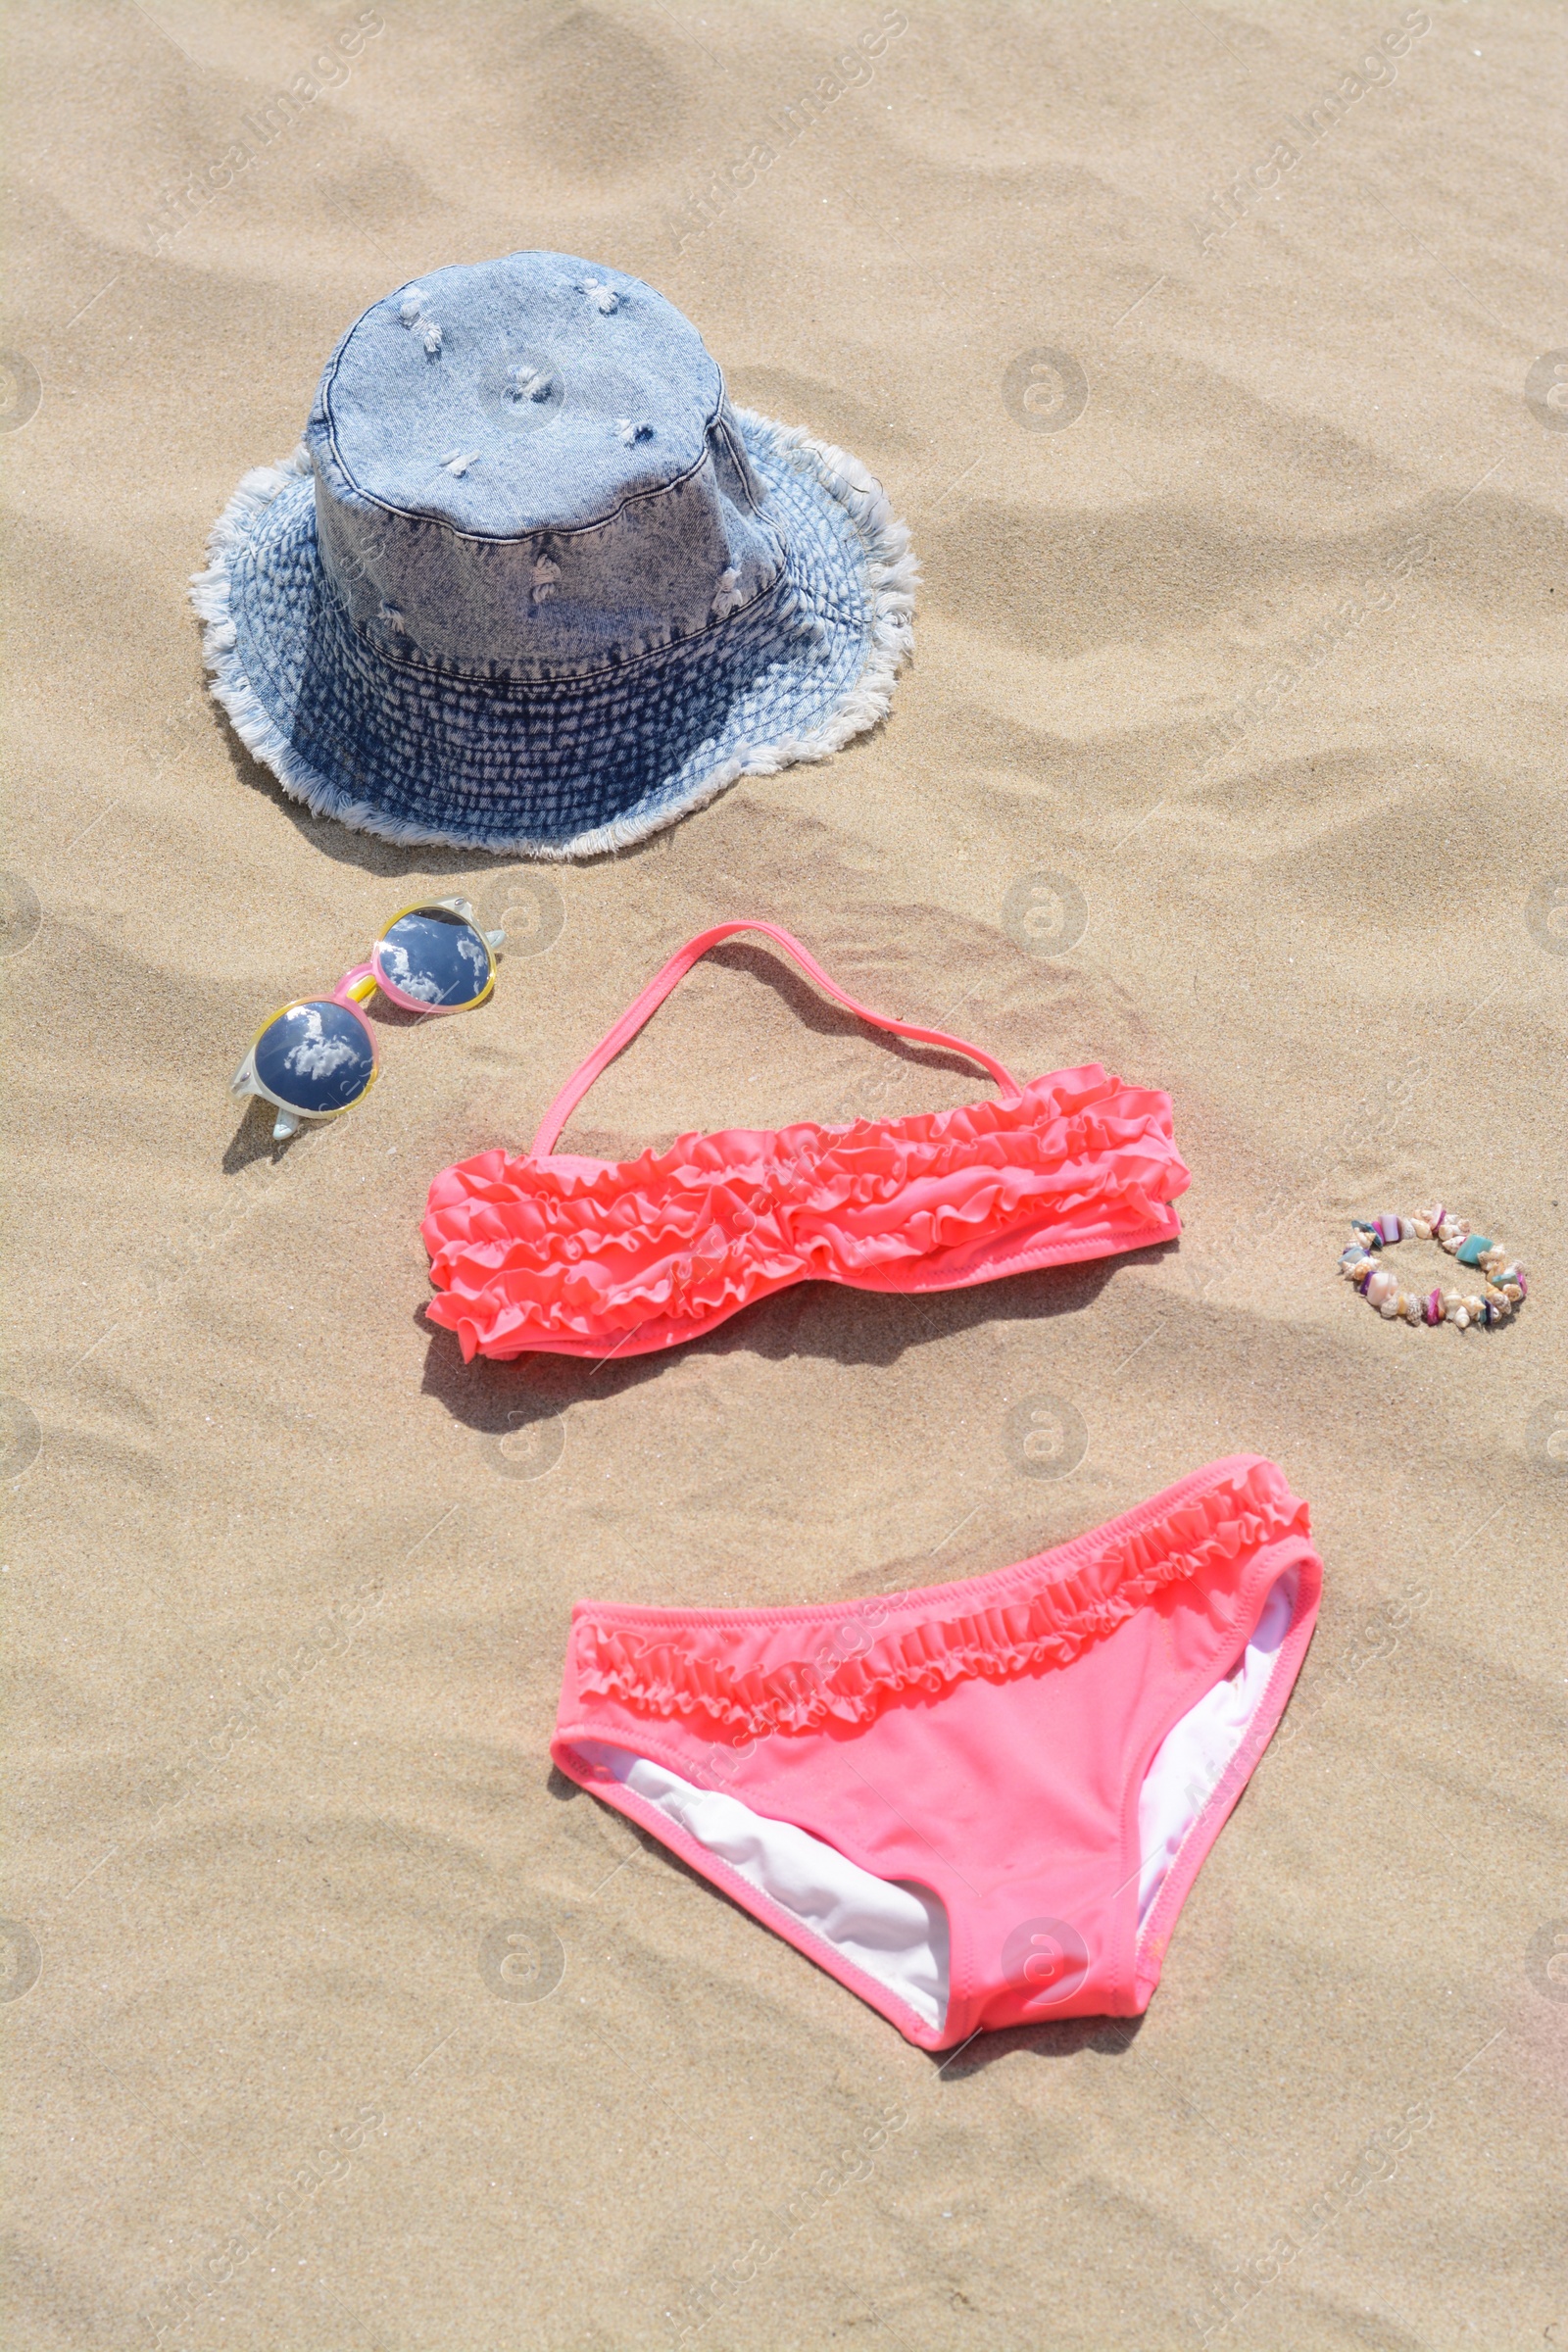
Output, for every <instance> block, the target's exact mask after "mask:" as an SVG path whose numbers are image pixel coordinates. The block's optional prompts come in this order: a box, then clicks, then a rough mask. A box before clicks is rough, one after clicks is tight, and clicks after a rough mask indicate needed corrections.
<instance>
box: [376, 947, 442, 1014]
mask: <svg viewBox="0 0 1568 2352" xmlns="http://www.w3.org/2000/svg"><path fill="white" fill-rule="evenodd" d="M381 962H382V964H383V965H384V967H385V970H386V976H387V978H388V979H389V980H390V981H391V983H392V985H393V987H394V988H400V989H401V990H402V991H403V994H404V995H405V996H406V997H413V999H414V1000H415V1003H416V1004H417V1005H434V1004H435V1003H436V1002H437V1001H438V999H439V997H440V995H441V983H440V982H439V980H433V979H432V978H431V977H430V974H429V973H428V972H417V971H415V970H414V969H413V968H412V966H411V965H410V962H409V951H408V949H407V948H400V947H399V946H398V944H397V942H396V941H395V940H391V939H384V940H383V941H382V942H381Z"/></svg>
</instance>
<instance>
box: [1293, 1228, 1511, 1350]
mask: <svg viewBox="0 0 1568 2352" xmlns="http://www.w3.org/2000/svg"><path fill="white" fill-rule="evenodd" d="M1350 1224H1351V1226H1352V1228H1353V1229H1354V1232H1355V1234H1356V1236H1357V1239H1356V1240H1355V1241H1353V1242H1352V1243H1351V1244H1350V1246H1349V1248H1348V1250H1344V1251H1342V1252H1341V1256H1340V1272H1341V1273H1342V1274H1343V1275H1344V1276H1345V1278H1346V1280H1347V1281H1348V1282H1352V1283H1354V1285H1355V1287H1356V1289H1357V1290H1358V1291H1359V1292H1360V1293H1361V1296H1362V1297H1363V1298H1364V1299H1369V1300H1370V1302H1371V1303H1372V1305H1373V1306H1375V1307H1376V1308H1377V1310H1378V1312H1379V1314H1381V1315H1383V1316H1384V1317H1386V1318H1387V1320H1388V1321H1389V1322H1391V1323H1393V1322H1396V1321H1397V1320H1398V1319H1399V1318H1401V1317H1402V1318H1403V1320H1404V1321H1405V1322H1406V1323H1456V1324H1457V1325H1458V1327H1459V1329H1460V1330H1461V1331H1466V1330H1468V1329H1469V1327H1470V1326H1471V1325H1472V1324H1481V1325H1484V1326H1486V1327H1487V1328H1488V1329H1490V1328H1491V1326H1492V1325H1493V1324H1495V1323H1506V1321H1507V1320H1508V1317H1509V1316H1510V1315H1511V1314H1512V1313H1513V1310H1514V1308H1515V1307H1516V1306H1518V1305H1519V1303H1520V1302H1521V1300H1522V1299H1527V1298H1528V1297H1529V1295H1530V1293H1529V1285H1528V1284H1527V1282H1526V1280H1525V1273H1526V1269H1525V1268H1524V1267H1523V1266H1522V1265H1520V1264H1519V1263H1518V1262H1517V1261H1516V1260H1515V1259H1514V1258H1512V1257H1510V1256H1509V1254H1508V1252H1507V1250H1504V1249H1503V1248H1502V1246H1501V1244H1500V1243H1497V1242H1490V1241H1488V1239H1487V1237H1486V1235H1485V1234H1482V1233H1472V1232H1471V1230H1470V1227H1469V1225H1468V1224H1467V1223H1466V1221H1465V1219H1464V1218H1463V1217H1459V1216H1455V1215H1453V1214H1452V1212H1451V1211H1450V1210H1448V1209H1446V1208H1445V1207H1444V1206H1443V1205H1442V1203H1441V1202H1440V1203H1439V1204H1438V1206H1437V1207H1435V1208H1429V1209H1425V1210H1423V1212H1422V1214H1421V1215H1420V1216H1419V1217H1396V1216H1386V1217H1352V1218H1351V1219H1350ZM1408 1241H1417V1242H1436V1243H1437V1244H1438V1245H1439V1247H1440V1248H1441V1249H1444V1250H1446V1251H1447V1252H1448V1255H1449V1256H1450V1257H1452V1258H1456V1259H1457V1260H1458V1262H1459V1264H1460V1265H1461V1266H1472V1267H1474V1268H1475V1270H1476V1272H1477V1274H1478V1275H1479V1277H1480V1280H1481V1289H1480V1291H1479V1293H1475V1294H1472V1295H1469V1296H1466V1295H1465V1294H1464V1293H1463V1292H1460V1291H1442V1290H1435V1291H1429V1292H1427V1293H1426V1294H1425V1295H1424V1296H1423V1295H1422V1294H1421V1293H1420V1292H1418V1291H1401V1290H1400V1288H1399V1285H1398V1282H1397V1278H1396V1276H1395V1275H1394V1273H1393V1271H1392V1269H1391V1268H1389V1267H1388V1266H1385V1265H1383V1264H1381V1263H1380V1262H1379V1259H1380V1255H1381V1252H1382V1251H1383V1250H1384V1249H1385V1248H1386V1247H1388V1246H1389V1245H1391V1244H1392V1243H1395V1242H1408Z"/></svg>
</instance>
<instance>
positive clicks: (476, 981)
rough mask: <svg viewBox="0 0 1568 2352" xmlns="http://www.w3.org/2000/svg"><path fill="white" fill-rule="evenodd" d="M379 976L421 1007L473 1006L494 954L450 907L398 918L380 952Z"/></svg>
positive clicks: (422, 909)
mask: <svg viewBox="0 0 1568 2352" xmlns="http://www.w3.org/2000/svg"><path fill="white" fill-rule="evenodd" d="M375 962H376V977H377V978H378V979H382V978H384V979H387V980H390V981H391V983H392V986H393V987H394V988H395V989H396V990H397V991H398V993H399V995H400V996H405V997H412V998H413V999H414V1001H415V1003H416V1004H417V1005H471V1004H472V1003H473V1001H474V999H475V997H478V996H482V995H483V993H484V991H485V988H486V986H487V985H488V983H489V979H490V951H489V949H488V948H487V947H486V946H485V944H484V941H483V940H482V939H481V938H480V937H479V934H478V932H477V931H476V930H475V929H474V927H473V925H472V924H471V923H469V922H466V921H465V920H464V918H463V916H462V915H461V914H454V913H453V912H452V910H451V908H450V907H416V909H415V911H414V912H413V914H402V915H399V917H398V919H397V921H396V922H395V923H394V924H393V925H392V928H391V930H390V931H389V932H388V933H387V935H386V937H385V938H384V939H383V940H382V941H381V943H380V945H379V946H378V947H377V949H376V951H375Z"/></svg>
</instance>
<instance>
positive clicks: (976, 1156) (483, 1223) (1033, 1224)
mask: <svg viewBox="0 0 1568 2352" xmlns="http://www.w3.org/2000/svg"><path fill="white" fill-rule="evenodd" d="M740 931H760V932H764V933H765V934H766V935H767V937H768V938H769V939H771V940H774V941H776V942H777V944H778V945H779V946H780V947H781V948H783V949H785V950H786V951H787V953H788V954H789V955H791V956H794V958H795V960H796V962H797V963H799V964H800V965H801V967H802V969H803V970H804V971H806V972H807V973H808V974H809V976H810V978H811V979H812V980H814V981H815V982H816V985H817V986H818V988H820V989H822V990H824V991H825V993H826V994H827V995H828V996H830V997H832V998H833V999H834V1000H835V1001H836V1002H837V1003H838V1004H840V1005H846V1006H847V1007H848V1008H849V1010H850V1011H851V1012H854V1013H857V1014H858V1016H859V1018H860V1019H861V1020H863V1021H869V1022H870V1023H871V1024H872V1026H873V1027H874V1028H878V1029H887V1030H891V1031H892V1032H893V1033H894V1034H895V1035H896V1036H898V1037H909V1038H915V1039H917V1040H918V1041H919V1042H920V1043H921V1044H923V1045H928V1046H945V1047H947V1048H949V1049H950V1050H951V1051H952V1052H953V1053H956V1054H966V1055H967V1056H968V1058H969V1059H970V1060H971V1061H976V1062H978V1063H979V1064H980V1067H981V1068H982V1069H983V1070H986V1071H987V1072H988V1073H989V1074H990V1076H991V1077H993V1078H994V1079H995V1080H996V1082H997V1084H998V1086H1000V1087H1001V1089H1002V1090H1003V1091H1002V1100H1001V1101H1000V1102H983V1103H969V1104H967V1105H966V1106H965V1107H964V1108H963V1109H961V1110H945V1111H938V1112H935V1113H932V1114H930V1115H927V1116H924V1117H919V1118H912V1119H857V1120H855V1121H853V1122H851V1123H850V1124H848V1125H844V1126H828V1127H820V1126H817V1125H816V1124H815V1123H814V1122H811V1121H807V1122H804V1123H803V1124H802V1125H800V1126H798V1127H784V1128H780V1129H778V1130H777V1131H776V1132H775V1131H773V1130H769V1129H758V1128H736V1127H730V1128H725V1129H724V1130H722V1132H721V1133H719V1134H717V1135H683V1136H681V1137H680V1138H679V1140H678V1141H677V1142H676V1143H674V1144H672V1145H671V1146H670V1148H669V1150H668V1151H667V1152H652V1151H650V1152H644V1153H643V1154H642V1156H641V1158H640V1159H633V1160H602V1159H584V1158H579V1157H577V1156H576V1155H574V1154H572V1153H568V1152H555V1151H554V1149H553V1147H554V1145H555V1142H556V1138H557V1137H558V1136H559V1135H560V1133H561V1131H562V1129H563V1127H564V1125H565V1123H566V1120H567V1118H568V1117H569V1116H570V1114H571V1112H572V1110H573V1109H574V1108H575V1107H576V1105H577V1103H579V1102H580V1101H581V1099H582V1097H583V1096H584V1095H585V1094H586V1093H587V1091H588V1089H589V1087H590V1086H591V1085H592V1084H593V1082H594V1080H595V1079H596V1078H597V1077H598V1075H599V1073H600V1071H601V1070H602V1069H604V1068H605V1067H606V1065H607V1063H609V1062H611V1061H613V1059H614V1057H615V1055H616V1054H619V1053H620V1052H621V1050H622V1048H623V1047H625V1046H627V1045H629V1044H630V1042H631V1040H632V1039H633V1038H634V1037H635V1036H636V1035H637V1032H638V1031H639V1030H640V1029H641V1028H642V1026H643V1024H644V1022H645V1021H646V1020H647V1019H648V1018H649V1015H650V1014H651V1013H653V1012H654V1011H655V1010H656V1009H657V1007H658V1006H659V1005H662V1003H663V1001H664V999H665V997H667V996H668V995H669V993H670V990H671V989H672V988H673V987H674V986H675V983H676V982H677V981H678V980H680V979H682V978H683V977H684V975H685V974H686V973H687V972H689V971H690V970H691V968H692V965H693V964H694V963H695V962H696V961H697V959H698V957H699V956H705V955H706V954H707V952H708V950H709V949H710V948H712V947H716V946H717V945H718V943H719V942H720V941H721V940H726V939H733V938H734V936H735V934H736V933H737V932H740ZM1188 1182H1189V1178H1188V1172H1187V1169H1186V1168H1185V1167H1184V1165H1183V1164H1182V1161H1181V1159H1180V1157H1179V1156H1178V1154H1177V1151H1176V1146H1175V1142H1174V1140H1173V1136H1172V1132H1171V1106H1170V1098H1169V1097H1168V1096H1167V1095H1162V1094H1156V1093H1153V1092H1152V1091H1147V1090H1145V1089H1142V1088H1138V1087H1131V1086H1125V1085H1123V1083H1122V1081H1121V1080H1120V1079H1119V1078H1111V1077H1107V1075H1106V1073H1105V1072H1104V1070H1103V1069H1102V1068H1101V1066H1100V1064H1099V1063H1098V1062H1090V1063H1089V1064H1087V1065H1086V1066H1085V1067H1084V1068H1082V1069H1076V1070H1054V1071H1052V1072H1051V1073H1050V1075H1049V1076H1047V1077H1044V1078H1036V1079H1033V1080H1032V1081H1031V1082H1030V1084H1029V1085H1027V1086H1020V1085H1019V1084H1018V1081H1017V1080H1016V1079H1015V1078H1014V1077H1012V1076H1011V1075H1010V1074H1009V1073H1008V1072H1007V1071H1006V1070H1005V1069H1004V1068H1003V1066H1002V1064H1001V1062H1000V1061H996V1060H993V1058H992V1056H991V1055H990V1054H986V1053H983V1052H982V1051H981V1049H980V1048H979V1047H978V1046H970V1045H965V1044H964V1043H963V1041H962V1040H961V1039H959V1038H956V1037H949V1036H947V1035H946V1034H945V1032H944V1031H942V1030H940V1029H921V1028H917V1027H916V1026H915V1024H914V1023H913V1022H912V1021H895V1020H890V1019H889V1018H888V1017H887V1015H886V1014H885V1013H879V1012H871V1011H869V1010H868V1009H867V1008H866V1006H865V1005H858V1004H857V1003H856V1001H855V999H854V998H853V997H850V996H846V995H845V993H844V991H843V989H841V988H839V987H837V986H835V984H834V982H833V981H831V980H830V979H829V978H828V976H827V974H826V972H824V971H823V970H822V968H821V966H820V965H819V964H818V963H816V962H815V961H814V960H813V958H812V957H811V956H809V955H808V954H807V952H806V950H805V949H804V948H803V947H802V946H801V945H800V943H799V941H797V940H794V939H792V938H791V937H790V935H789V933H788V932H787V931H780V930H779V929H778V928H777V927H776V926H775V925H774V924H772V923H754V922H740V923H718V924H715V925H714V927H713V929H712V930H711V931H704V932H701V933H700V934H699V935H698V937H697V938H696V939H693V940H690V941H688V943H687V944H686V946H685V947H684V948H682V949H681V950H680V952H679V954H678V955H675V956H671V957H670V959H669V961H668V962H667V963H666V964H665V966H664V968H663V970H662V972H660V973H659V974H658V976H657V978H655V979H654V980H652V981H650V983H649V985H648V986H647V988H645V989H644V990H643V993H642V995H641V996H640V997H639V998H638V999H637V1001H636V1003H635V1004H634V1005H631V1006H630V1007H629V1009H628V1010H627V1011H626V1012H625V1013H624V1014H623V1015H622V1017H621V1018H620V1020H618V1021H617V1022H616V1024H615V1026H614V1028H613V1029H612V1030H611V1032H610V1034H609V1036H608V1037H607V1038H606V1039H605V1041H604V1043H603V1044H602V1045H601V1046H600V1047H599V1048H598V1049H597V1051H596V1052H595V1053H593V1054H590V1055H589V1056H588V1059H587V1060H586V1061H585V1062H584V1063H583V1064H582V1066H581V1068H580V1069H578V1070H577V1071H576V1072H575V1073H574V1074H573V1075H572V1076H571V1077H570V1078H569V1079H568V1080H567V1081H566V1084H565V1085H564V1087H563V1088H562V1090H561V1092H560V1094H559V1095H558V1096H557V1097H556V1099H555V1101H554V1102H553V1103H551V1105H550V1108H549V1109H548V1110H547V1111H546V1112H545V1115H544V1119H543V1121H542V1123H541V1125H540V1128H539V1132H538V1134H537V1135H536V1136H535V1137H534V1140H533V1148H532V1150H531V1151H529V1152H525V1153H522V1154H520V1155H519V1156H517V1157H516V1158H513V1157H510V1156H509V1155H508V1153H507V1152H504V1151H502V1150H499V1149H498V1150H495V1151H491V1152H480V1153H479V1154H478V1156H477V1157H476V1158H474V1159H466V1160H460V1161H459V1162H458V1164H457V1165H456V1166H455V1167H451V1168H447V1169H445V1170H444V1171H443V1172H442V1174H441V1175H439V1176H438V1177H437V1178H436V1180H435V1182H434V1183H433V1184H432V1185H431V1187H430V1197H429V1201H428V1203H427V1206H426V1213H425V1218H424V1223H423V1226H422V1228H421V1231H422V1233H423V1236H424V1242H425V1247H426V1248H427V1249H428V1250H429V1252H430V1260H431V1264H430V1278H431V1280H432V1282H433V1283H434V1284H435V1286H436V1289H437V1292H438V1294H439V1296H438V1297H436V1298H435V1299H432V1300H431V1301H430V1303H429V1305H428V1307H427V1308H426V1310H425V1311H426V1313H427V1315H428V1316H429V1319H430V1321H431V1322H432V1323H438V1324H440V1325H442V1326H443V1327H444V1328H445V1329H446V1330H448V1331H455V1332H456V1333H457V1335H458V1339H459V1341H460V1343H461V1345H462V1348H463V1354H464V1360H465V1361H468V1360H469V1359H471V1358H472V1357H473V1356H474V1355H476V1354H479V1355H488V1356H496V1357H502V1358H506V1357H511V1356H517V1355H525V1354H528V1353H530V1352H533V1351H536V1350H543V1351H547V1352H549V1353H553V1354H559V1355H592V1356H596V1357H603V1356H609V1355H643V1354H646V1353H648V1352H649V1351H650V1350H652V1349H654V1348H669V1347H672V1346H674V1345H676V1344H677V1343H678V1342H680V1341H683V1340H692V1339H696V1338H698V1337H699V1336H700V1335H701V1334H702V1333H704V1332H708V1331H711V1330H712V1329H713V1328H714V1327H715V1325H717V1324H719V1323H722V1322H724V1321H725V1320H726V1319H727V1317H729V1316H730V1315H733V1314H736V1313H738V1312H739V1310H740V1309H741V1308H742V1307H743V1306H749V1305H751V1304H752V1302H753V1301H754V1300H755V1299H762V1298H765V1297H766V1296H767V1295H768V1294H769V1293H770V1292H773V1291H779V1290H784V1289H786V1288H787V1287H788V1286H789V1285H790V1284H792V1283H797V1282H840V1283H845V1284H848V1285H849V1286H850V1287H852V1288H853V1289H856V1290H863V1291H937V1290H954V1289H959V1288H962V1287H965V1286H967V1285H969V1284H971V1283H978V1282H989V1281H992V1280H993V1279H995V1278H996V1277H998V1276H1000V1275H1005V1274H1021V1273H1025V1272H1028V1271H1029V1270H1030V1269H1032V1268H1035V1267H1039V1266H1049V1265H1060V1264H1063V1263H1066V1262H1068V1261H1072V1260H1078V1259H1083V1258H1092V1257H1108V1256H1112V1255H1114V1254H1115V1253H1116V1252H1117V1251H1119V1250H1137V1249H1143V1248H1146V1247H1147V1246H1148V1245H1149V1244H1151V1243H1152V1242H1163V1241H1168V1240H1171V1239H1173V1238H1174V1236H1175V1235H1176V1234H1178V1233H1179V1232H1180V1230H1181V1227H1180V1224H1179V1221H1178V1219H1177V1216H1176V1212H1175V1210H1174V1209H1173V1208H1172V1207H1171V1205H1170V1203H1171V1201H1174V1200H1175V1199H1176V1197H1177V1195H1178V1194H1180V1193H1183V1192H1185V1191H1186V1189H1187V1185H1188Z"/></svg>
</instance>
